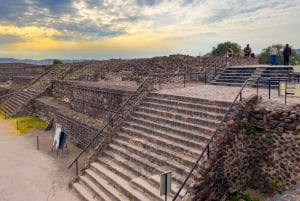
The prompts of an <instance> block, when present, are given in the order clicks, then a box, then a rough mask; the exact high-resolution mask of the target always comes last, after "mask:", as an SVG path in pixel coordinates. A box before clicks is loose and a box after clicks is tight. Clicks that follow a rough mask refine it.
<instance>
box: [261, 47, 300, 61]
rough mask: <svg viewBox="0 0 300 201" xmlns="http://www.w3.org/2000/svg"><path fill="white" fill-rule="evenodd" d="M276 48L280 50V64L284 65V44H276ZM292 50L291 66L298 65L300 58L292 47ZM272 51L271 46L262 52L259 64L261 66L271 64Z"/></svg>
mask: <svg viewBox="0 0 300 201" xmlns="http://www.w3.org/2000/svg"><path fill="white" fill-rule="evenodd" d="M275 46H276V47H277V49H278V64H279V65H283V55H282V52H283V48H284V46H283V45H282V44H276V45H275ZM291 49H292V56H291V57H290V65H297V64H299V61H300V57H299V55H298V54H297V52H296V50H295V49H294V48H292V47H291ZM270 51H271V46H269V47H267V48H265V49H263V50H262V52H261V53H260V54H259V63H260V64H270V63H271V61H270V60H271V57H270Z"/></svg>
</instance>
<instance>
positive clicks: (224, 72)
mask: <svg viewBox="0 0 300 201" xmlns="http://www.w3.org/2000/svg"><path fill="white" fill-rule="evenodd" d="M254 71H255V70H231V69H230V70H228V69H226V70H225V71H223V72H222V74H231V73H240V74H252V73H253V72H254Z"/></svg>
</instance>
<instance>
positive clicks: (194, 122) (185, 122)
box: [132, 111, 218, 130]
mask: <svg viewBox="0 0 300 201" xmlns="http://www.w3.org/2000/svg"><path fill="white" fill-rule="evenodd" d="M165 114H166V113H164V115H153V114H148V113H144V112H139V111H136V112H134V114H133V115H132V117H135V118H138V119H144V120H149V121H153V122H160V123H161V124H167V125H170V126H177V127H182V128H185V127H186V126H188V127H191V128H193V129H195V130H197V129H200V127H201V126H205V127H209V128H215V127H216V126H217V125H218V122H217V121H213V120H204V119H200V118H192V117H188V116H180V115H173V116H174V117H173V118H171V117H166V116H165Z"/></svg>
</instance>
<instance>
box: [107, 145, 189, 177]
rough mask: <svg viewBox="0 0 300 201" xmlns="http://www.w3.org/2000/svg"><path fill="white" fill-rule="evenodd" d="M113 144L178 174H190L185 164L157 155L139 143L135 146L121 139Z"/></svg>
mask: <svg viewBox="0 0 300 201" xmlns="http://www.w3.org/2000/svg"><path fill="white" fill-rule="evenodd" d="M113 143H114V145H116V146H119V147H122V148H124V149H126V150H127V151H129V152H131V153H134V154H136V155H139V156H140V157H143V158H145V159H147V160H148V161H149V162H152V163H156V164H157V165H159V166H163V167H167V168H168V169H169V170H171V171H173V172H177V173H178V174H182V175H187V174H188V173H189V168H187V167H186V166H184V165H185V164H184V162H182V161H176V160H175V159H173V158H169V157H167V156H164V155H160V154H157V153H155V152H154V151H153V150H151V149H148V150H147V149H145V148H144V147H142V145H140V144H138V143H137V144H134V143H132V142H127V141H123V140H120V139H114V142H113Z"/></svg>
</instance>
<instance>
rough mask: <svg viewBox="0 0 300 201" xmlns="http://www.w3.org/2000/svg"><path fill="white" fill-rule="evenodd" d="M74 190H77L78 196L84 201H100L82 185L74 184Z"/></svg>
mask: <svg viewBox="0 0 300 201" xmlns="http://www.w3.org/2000/svg"><path fill="white" fill-rule="evenodd" d="M73 189H74V190H75V192H77V193H78V195H79V196H80V197H81V199H82V200H84V201H99V200H98V199H95V198H94V196H93V194H92V193H91V192H89V191H88V190H86V189H85V188H84V187H83V186H82V184H80V183H74V184H73Z"/></svg>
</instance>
